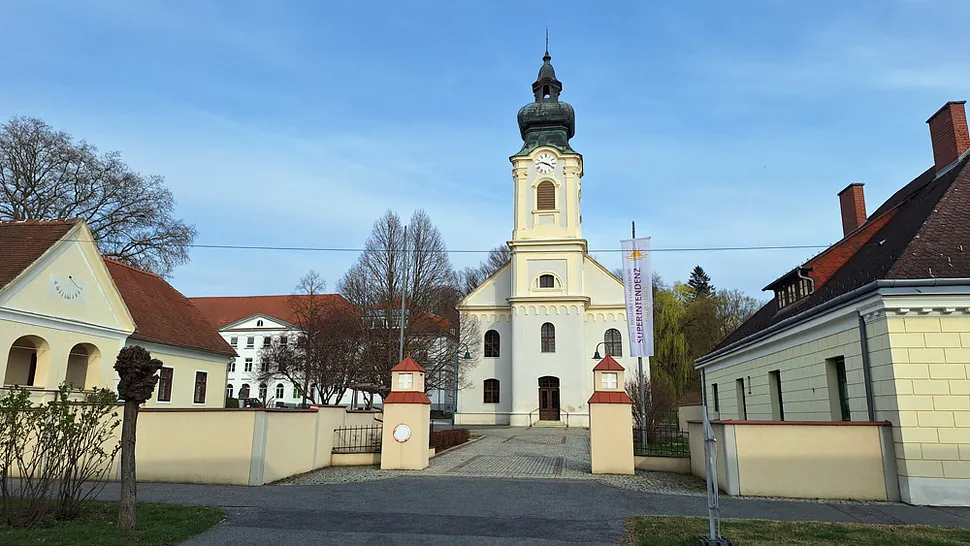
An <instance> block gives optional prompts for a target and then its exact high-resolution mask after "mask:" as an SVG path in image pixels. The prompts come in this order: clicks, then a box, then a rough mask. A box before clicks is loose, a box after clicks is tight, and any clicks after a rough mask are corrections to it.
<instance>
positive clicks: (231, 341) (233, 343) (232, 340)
mask: <svg viewBox="0 0 970 546" xmlns="http://www.w3.org/2000/svg"><path fill="white" fill-rule="evenodd" d="M229 346H230V347H233V348H236V347H238V346H239V338H238V337H236V336H232V337H231V338H229Z"/></svg>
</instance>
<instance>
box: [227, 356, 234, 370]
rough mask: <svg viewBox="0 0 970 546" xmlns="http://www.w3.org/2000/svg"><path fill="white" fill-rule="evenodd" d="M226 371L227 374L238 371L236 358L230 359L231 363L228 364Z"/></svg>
mask: <svg viewBox="0 0 970 546" xmlns="http://www.w3.org/2000/svg"><path fill="white" fill-rule="evenodd" d="M226 371H227V372H231V373H232V372H235V371H236V359H235V358H230V359H229V362H228V363H227V364H226Z"/></svg>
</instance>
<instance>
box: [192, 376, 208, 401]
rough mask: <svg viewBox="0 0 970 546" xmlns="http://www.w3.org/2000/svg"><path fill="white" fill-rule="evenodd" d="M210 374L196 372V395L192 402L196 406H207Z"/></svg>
mask: <svg viewBox="0 0 970 546" xmlns="http://www.w3.org/2000/svg"><path fill="white" fill-rule="evenodd" d="M208 377H209V374H207V373H206V372H195V394H194V395H193V396H192V402H193V403H195V404H205V384H206V380H207V378H208Z"/></svg>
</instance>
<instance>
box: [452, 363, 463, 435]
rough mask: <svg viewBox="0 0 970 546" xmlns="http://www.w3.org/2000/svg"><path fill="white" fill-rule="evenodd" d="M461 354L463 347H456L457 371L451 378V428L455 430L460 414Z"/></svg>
mask: <svg viewBox="0 0 970 546" xmlns="http://www.w3.org/2000/svg"><path fill="white" fill-rule="evenodd" d="M460 352H461V345H460V344H459V345H456V346H455V370H454V374H453V375H452V377H451V383H452V395H451V428H455V414H456V413H458V353H460Z"/></svg>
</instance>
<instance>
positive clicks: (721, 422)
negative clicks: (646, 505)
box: [687, 419, 893, 427]
mask: <svg viewBox="0 0 970 546" xmlns="http://www.w3.org/2000/svg"><path fill="white" fill-rule="evenodd" d="M687 422H688V423H692V424H697V425H702V424H704V422H703V421H701V420H700V419H691V420H689V421H687ZM711 424H712V425H795V426H812V427H818V426H823V427H891V426H893V424H892V422H890V421H735V420H733V419H723V420H721V419H716V420H712V421H711Z"/></svg>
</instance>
